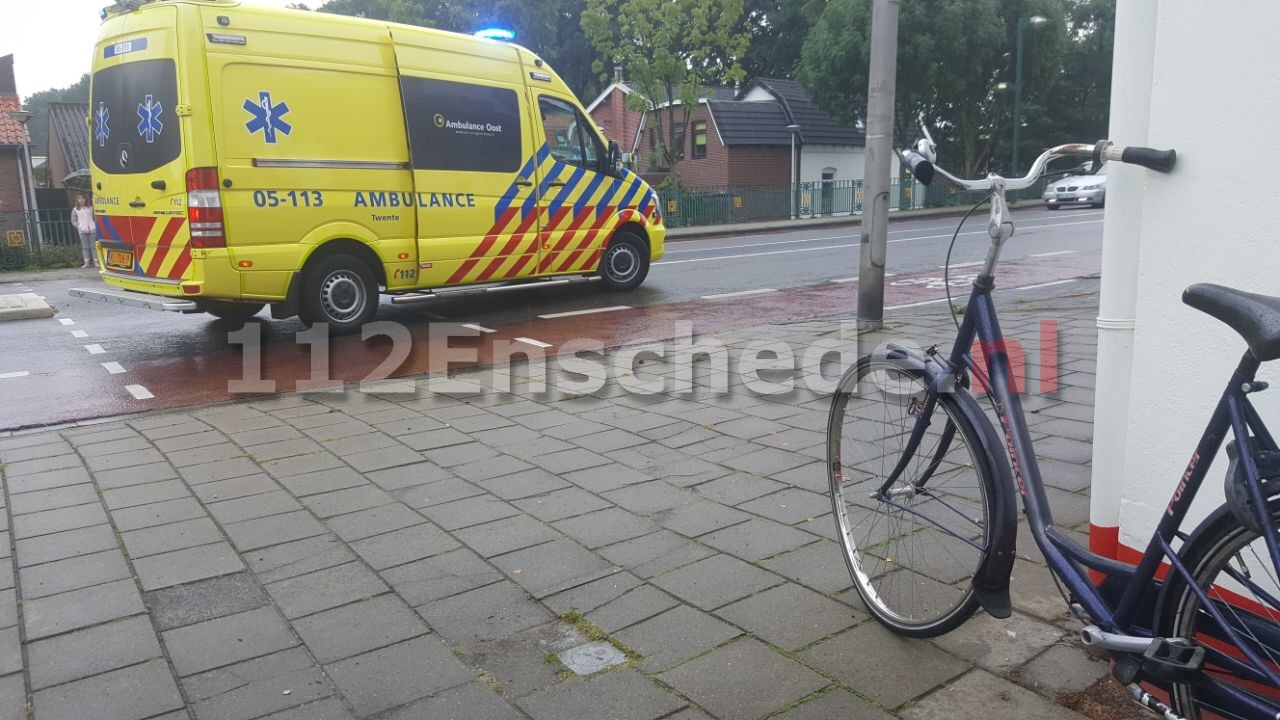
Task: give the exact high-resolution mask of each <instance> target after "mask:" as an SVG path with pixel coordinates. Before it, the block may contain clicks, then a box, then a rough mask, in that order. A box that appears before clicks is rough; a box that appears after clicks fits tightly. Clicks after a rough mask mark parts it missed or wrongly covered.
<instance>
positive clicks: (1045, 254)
mask: <svg viewBox="0 0 1280 720" xmlns="http://www.w3.org/2000/svg"><path fill="white" fill-rule="evenodd" d="M1074 252H1075V250H1055V251H1054V252H1047V253H1036V254H1034V255H1028V256H1027V257H1036V258H1040V257H1054V256H1057V255H1070V254H1072V253H1074Z"/></svg>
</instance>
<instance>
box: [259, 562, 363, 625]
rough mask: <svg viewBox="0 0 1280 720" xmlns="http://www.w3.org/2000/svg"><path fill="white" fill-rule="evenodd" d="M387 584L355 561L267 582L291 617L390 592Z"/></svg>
mask: <svg viewBox="0 0 1280 720" xmlns="http://www.w3.org/2000/svg"><path fill="white" fill-rule="evenodd" d="M386 590H387V586H386V585H384V584H383V583H382V581H381V580H379V579H378V576H377V575H374V574H373V573H372V572H370V571H369V570H368V569H367V568H365V567H364V565H362V564H361V563H358V562H351V563H347V564H345V565H339V566H337V567H332V568H327V569H325V570H318V571H316V572H313V573H309V574H307V575H300V576H298V577H293V578H289V579H287V580H280V581H278V582H274V583H271V584H269V585H267V592H268V593H270V594H271V597H272V598H273V599H274V600H275V601H276V604H277V605H278V606H279V608H280V611H281V612H282V613H284V616H285V617H287V618H289V619H291V620H292V619H295V618H300V617H303V616H306V615H310V614H312V613H317V612H320V611H321V610H328V609H330V608H335V607H339V606H342V605H346V604H347V603H350V602H355V601H356V600H363V599H364V598H367V597H373V596H374V595H378V594H381V593H383V592H386Z"/></svg>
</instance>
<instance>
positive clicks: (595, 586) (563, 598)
mask: <svg viewBox="0 0 1280 720" xmlns="http://www.w3.org/2000/svg"><path fill="white" fill-rule="evenodd" d="M642 583H643V581H642V580H641V579H640V578H638V577H636V576H635V575H632V574H631V573H629V572H623V571H621V570H619V571H618V572H615V573H611V574H609V575H606V576H604V577H602V578H600V579H599V580H592V581H591V582H589V583H583V584H582V585H579V586H577V587H573V588H569V589H568V590H565V591H564V592H559V593H556V594H555V595H552V596H550V597H545V598H542V604H543V605H546V606H547V607H548V608H550V609H551V612H553V613H556V614H563V613H565V612H567V611H569V610H576V611H578V612H581V613H588V612H591V611H592V610H595V609H596V608H598V607H600V606H602V605H606V604H608V603H609V602H611V601H613V600H615V599H617V598H618V597H619V596H621V595H624V594H626V593H628V592H630V591H631V590H633V589H635V588H636V587H638V586H639V585H641V584H642Z"/></svg>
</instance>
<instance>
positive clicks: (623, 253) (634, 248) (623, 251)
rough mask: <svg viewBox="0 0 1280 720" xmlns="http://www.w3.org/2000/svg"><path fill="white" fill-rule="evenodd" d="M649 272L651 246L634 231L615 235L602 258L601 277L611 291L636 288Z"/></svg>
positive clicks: (606, 287)
mask: <svg viewBox="0 0 1280 720" xmlns="http://www.w3.org/2000/svg"><path fill="white" fill-rule="evenodd" d="M648 274H649V248H648V247H647V246H646V245H645V242H644V240H642V239H641V238H640V237H639V236H637V235H636V234H635V233H633V232H629V231H626V230H622V231H620V232H618V233H617V234H615V235H614V236H613V240H612V241H611V242H610V243H609V248H608V249H607V250H605V251H604V256H603V257H601V258H600V278H601V279H602V280H603V281H604V287H605V289H606V290H609V291H611V292H622V291H624V290H634V289H635V288H637V287H639V286H640V283H642V282H644V278H645V276H646V275H648Z"/></svg>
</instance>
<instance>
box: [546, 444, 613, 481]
mask: <svg viewBox="0 0 1280 720" xmlns="http://www.w3.org/2000/svg"><path fill="white" fill-rule="evenodd" d="M530 460H531V462H533V464H534V465H537V466H538V467H540V468H542V469H543V470H546V471H547V472H549V473H553V474H556V475H564V474H565V473H570V472H573V471H575V470H583V469H585V468H592V467H598V466H600V465H608V464H609V458H607V457H604V456H603V455H597V454H596V453H593V452H591V451H590V450H583V449H580V448H575V449H573V450H561V451H560V452H557V453H551V454H550V455H540V456H538V457H536V458H530Z"/></svg>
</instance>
